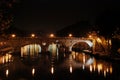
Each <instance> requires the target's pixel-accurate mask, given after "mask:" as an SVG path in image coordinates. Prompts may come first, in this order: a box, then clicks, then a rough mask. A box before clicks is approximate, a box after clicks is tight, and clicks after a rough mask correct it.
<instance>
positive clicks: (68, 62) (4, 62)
mask: <svg viewBox="0 0 120 80" xmlns="http://www.w3.org/2000/svg"><path fill="white" fill-rule="evenodd" d="M15 54H16V53H15ZM119 64H120V63H119V61H105V60H101V59H96V58H94V57H93V56H90V55H88V54H85V53H83V52H74V51H72V52H71V53H64V52H61V53H58V52H57V53H50V52H48V53H38V54H34V55H31V54H29V55H23V54H22V56H21V53H17V55H12V54H9V53H6V54H2V55H0V80H120V65H119Z"/></svg>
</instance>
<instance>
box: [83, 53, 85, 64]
mask: <svg viewBox="0 0 120 80" xmlns="http://www.w3.org/2000/svg"><path fill="white" fill-rule="evenodd" d="M83 64H85V53H83Z"/></svg>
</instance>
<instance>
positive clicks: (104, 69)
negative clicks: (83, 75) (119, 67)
mask: <svg viewBox="0 0 120 80" xmlns="http://www.w3.org/2000/svg"><path fill="white" fill-rule="evenodd" d="M69 59H70V60H69V61H70V63H72V64H71V65H73V66H74V67H80V68H82V69H83V70H84V69H85V68H87V69H89V71H90V72H91V73H94V72H98V74H100V75H101V74H103V75H104V76H106V74H108V73H109V74H112V64H110V63H108V62H105V61H102V60H101V61H98V60H96V59H95V58H94V57H91V56H90V55H86V54H85V53H82V52H79V53H78V52H72V54H71V55H70V58H69Z"/></svg>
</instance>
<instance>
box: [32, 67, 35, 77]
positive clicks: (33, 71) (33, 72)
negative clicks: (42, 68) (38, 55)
mask: <svg viewBox="0 0 120 80" xmlns="http://www.w3.org/2000/svg"><path fill="white" fill-rule="evenodd" d="M34 74H35V68H33V69H32V75H33V76H34Z"/></svg>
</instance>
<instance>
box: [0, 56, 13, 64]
mask: <svg viewBox="0 0 120 80" xmlns="http://www.w3.org/2000/svg"><path fill="white" fill-rule="evenodd" d="M10 61H12V55H11V54H5V55H4V56H0V64H4V63H7V62H10Z"/></svg>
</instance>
